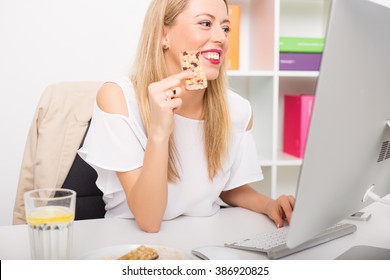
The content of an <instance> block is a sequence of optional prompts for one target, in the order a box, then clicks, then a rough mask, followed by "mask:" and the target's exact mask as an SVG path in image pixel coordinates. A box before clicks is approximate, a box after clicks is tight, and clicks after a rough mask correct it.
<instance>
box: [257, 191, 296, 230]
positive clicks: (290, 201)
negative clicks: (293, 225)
mask: <svg viewBox="0 0 390 280" xmlns="http://www.w3.org/2000/svg"><path fill="white" fill-rule="evenodd" d="M294 203H295V198H294V196H292V195H281V196H280V197H278V198H277V199H271V200H270V201H269V202H268V203H267V205H266V206H265V208H264V213H265V214H266V215H267V216H268V217H269V218H270V219H271V220H273V221H274V223H275V224H276V226H277V227H278V228H280V227H283V225H284V221H287V222H288V223H290V221H291V215H292V211H293V209H294Z"/></svg>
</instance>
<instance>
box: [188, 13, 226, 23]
mask: <svg viewBox="0 0 390 280" xmlns="http://www.w3.org/2000/svg"><path fill="white" fill-rule="evenodd" d="M200 16H208V17H211V18H212V19H214V20H215V16H213V15H212V14H208V13H203V14H198V15H196V16H195V18H197V17H200ZM221 23H230V20H229V19H224V20H223V21H222V22H221Z"/></svg>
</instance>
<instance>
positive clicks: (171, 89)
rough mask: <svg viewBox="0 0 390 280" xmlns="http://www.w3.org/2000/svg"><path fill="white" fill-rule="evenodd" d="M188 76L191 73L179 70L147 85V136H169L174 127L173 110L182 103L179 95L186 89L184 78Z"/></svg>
mask: <svg viewBox="0 0 390 280" xmlns="http://www.w3.org/2000/svg"><path fill="white" fill-rule="evenodd" d="M190 77H191V74H189V73H187V72H180V73H178V74H175V75H172V76H169V77H168V78H165V79H163V80H161V81H158V82H155V83H151V84H150V85H149V87H148V91H149V92H148V94H149V103H150V113H151V116H150V131H149V136H152V135H153V136H154V137H163V138H166V137H168V138H169V136H170V135H171V133H172V131H173V127H174V122H173V114H174V110H175V109H176V108H179V107H180V105H181V104H182V99H181V98H180V97H181V96H182V94H183V93H184V92H185V91H186V89H185V80H186V79H188V78H190Z"/></svg>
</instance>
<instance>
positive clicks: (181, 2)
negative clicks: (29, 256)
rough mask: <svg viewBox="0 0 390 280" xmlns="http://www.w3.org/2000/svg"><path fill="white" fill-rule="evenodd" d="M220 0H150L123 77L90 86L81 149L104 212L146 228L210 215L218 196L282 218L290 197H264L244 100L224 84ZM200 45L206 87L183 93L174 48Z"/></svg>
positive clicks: (224, 10) (225, 23) (224, 22)
mask: <svg viewBox="0 0 390 280" xmlns="http://www.w3.org/2000/svg"><path fill="white" fill-rule="evenodd" d="M229 28H230V22H229V18H228V4H227V0H225V1H224V0H152V1H151V4H150V6H149V9H148V11H147V14H146V17H145V22H144V29H143V31H142V35H141V38H140V42H139V48H138V52H137V56H136V57H137V58H136V61H135V65H134V69H133V72H132V75H131V77H130V79H129V81H113V82H107V83H105V84H104V85H103V86H102V87H101V89H100V90H99V92H98V95H97V100H96V105H95V108H94V113H93V117H92V122H91V126H90V129H89V132H88V135H87V137H86V139H85V142H84V146H83V147H82V148H81V149H80V151H79V153H80V155H81V156H82V157H83V158H84V159H85V160H86V161H87V162H88V163H89V164H90V165H91V166H93V167H94V168H95V169H96V171H97V173H98V179H97V186H98V187H99V188H100V189H101V190H102V192H103V193H104V196H103V198H104V201H105V203H106V211H107V212H106V217H123V218H134V219H135V220H136V222H137V224H138V225H139V227H140V228H141V229H142V230H144V231H146V232H158V231H159V230H160V226H161V222H162V221H163V220H169V219H173V218H175V217H178V216H180V215H190V216H210V215H213V214H214V213H216V212H217V211H218V209H219V205H218V204H217V200H218V198H221V199H222V200H223V201H224V202H226V203H227V204H229V205H232V206H240V207H245V208H247V209H251V210H253V211H256V212H259V213H264V214H266V215H267V216H268V217H270V218H271V219H272V220H273V221H274V222H275V224H276V225H277V226H278V227H280V226H283V221H284V220H287V221H289V220H290V217H291V213H292V209H293V205H294V198H293V197H292V196H281V197H279V198H278V199H276V200H273V199H270V198H268V197H266V196H264V195H262V194H260V193H257V192H256V191H255V190H253V189H252V188H251V187H250V186H249V185H248V184H249V183H251V182H254V181H258V180H261V179H262V178H263V176H262V173H261V169H260V167H259V166H258V161H257V158H256V151H255V144H254V140H253V138H252V135H251V127H252V112H251V107H250V104H249V102H248V101H247V100H245V99H243V98H242V97H240V96H239V95H238V94H236V93H234V92H231V91H229V90H228V89H227V84H226V80H225V79H226V73H225V67H224V64H225V59H226V52H227V49H228V42H227V33H228V32H229ZM195 50H197V51H200V53H201V55H200V59H201V62H202V64H203V68H204V71H205V75H206V77H207V80H208V87H207V88H206V89H199V90H187V89H186V87H185V81H186V79H190V78H192V77H193V74H191V73H187V72H186V71H182V68H181V63H180V52H182V51H195Z"/></svg>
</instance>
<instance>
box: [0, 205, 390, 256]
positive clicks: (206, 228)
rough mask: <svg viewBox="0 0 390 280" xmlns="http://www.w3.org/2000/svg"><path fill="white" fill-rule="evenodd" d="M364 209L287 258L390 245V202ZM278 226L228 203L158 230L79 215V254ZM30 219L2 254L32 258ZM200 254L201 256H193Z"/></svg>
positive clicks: (0, 235) (12, 232)
mask: <svg viewBox="0 0 390 280" xmlns="http://www.w3.org/2000/svg"><path fill="white" fill-rule="evenodd" d="M364 211H368V212H370V213H372V218H371V219H370V220H369V221H367V222H363V221H348V222H351V223H354V224H356V225H357V231H356V232H355V233H353V234H350V235H348V236H344V237H342V238H339V239H337V240H333V241H331V242H328V243H325V244H322V245H319V246H317V247H313V248H310V249H307V250H305V251H301V252H298V253H296V254H293V255H290V256H287V257H285V259H300V260H303V259H328V260H329V259H334V258H336V257H337V256H339V255H340V254H342V253H343V252H345V251H346V250H348V249H349V248H351V247H352V246H356V245H370V246H376V247H383V248H389V249H390V226H389V223H390V207H389V206H388V205H384V204H379V203H373V204H371V205H369V206H368V207H366V208H365V209H364ZM271 229H274V225H273V223H272V222H271V221H270V220H269V219H268V218H267V217H265V216H263V215H260V214H257V213H254V212H251V211H248V210H245V209H242V208H224V209H221V210H220V211H219V212H217V213H216V214H215V215H213V216H211V217H185V216H182V217H179V218H177V219H174V220H171V221H164V222H163V224H162V226H161V230H160V232H158V233H145V232H143V231H141V230H140V229H139V228H138V226H137V225H136V223H135V221H134V220H127V219H115V218H112V219H96V220H84V221H75V223H74V241H73V243H74V248H73V257H74V258H76V259H77V258H78V257H79V256H82V255H83V254H85V253H88V252H90V251H92V250H95V249H98V248H102V247H108V246H114V245H123V244H141V243H142V244H153V245H164V246H168V247H172V248H175V249H178V250H181V251H182V252H184V253H186V254H188V255H189V256H192V254H191V249H193V248H195V247H200V246H204V245H223V243H224V242H226V241H232V240H235V239H238V238H242V237H245V236H250V235H254V234H256V233H258V232H261V231H267V230H271ZM227 250H234V252H236V253H238V254H239V257H240V258H241V259H267V256H266V255H265V254H262V253H256V252H249V251H242V250H236V249H228V248H227ZM29 258H30V248H29V240H28V231H27V226H26V225H17V226H2V227H0V259H2V260H12V259H13V260H17V259H29ZM193 258H194V259H196V257H193Z"/></svg>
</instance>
